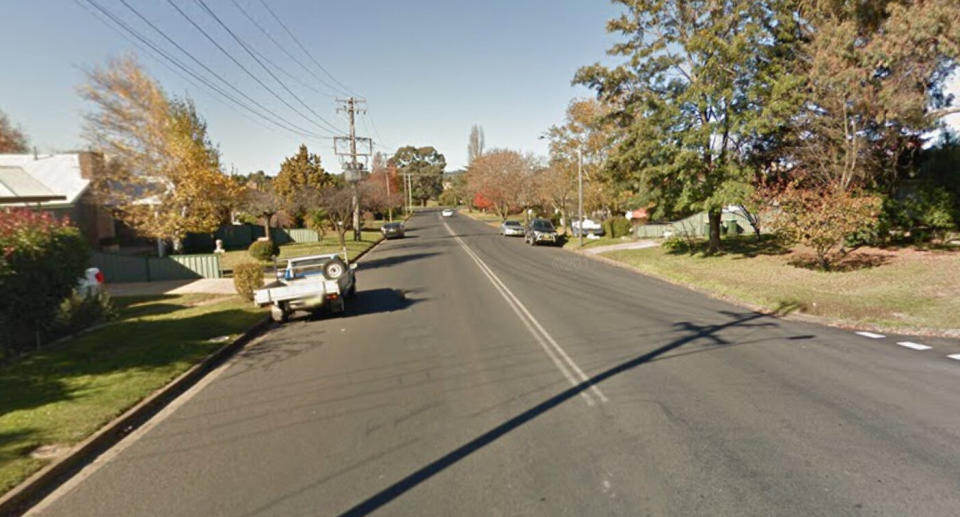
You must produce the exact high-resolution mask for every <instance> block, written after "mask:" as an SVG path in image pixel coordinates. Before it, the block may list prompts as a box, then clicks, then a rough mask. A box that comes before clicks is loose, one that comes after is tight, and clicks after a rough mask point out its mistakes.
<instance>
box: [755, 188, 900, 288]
mask: <svg viewBox="0 0 960 517" xmlns="http://www.w3.org/2000/svg"><path fill="white" fill-rule="evenodd" d="M778 201H779V203H780V211H779V212H778V213H777V214H776V216H775V217H774V219H773V221H772V224H771V228H772V229H773V230H774V231H775V232H777V233H779V234H780V235H781V236H782V237H783V238H784V239H785V240H786V241H787V242H791V243H798V244H802V245H805V246H809V247H810V248H813V250H814V252H815V253H816V255H817V264H818V266H819V267H820V269H823V270H828V269H830V265H831V263H833V262H835V261H836V260H837V259H838V258H840V257H842V255H843V248H842V246H843V244H844V242H845V239H847V238H848V237H849V236H850V235H853V234H855V233H857V232H858V231H860V230H861V229H863V228H864V227H866V226H869V225H871V224H872V223H873V221H874V220H875V219H876V217H877V215H878V214H879V212H880V207H881V206H880V205H881V200H880V198H878V197H876V196H870V195H866V194H864V193H862V192H856V191H850V190H847V189H844V188H841V187H840V186H838V185H824V186H820V187H810V188H802V187H799V186H797V185H790V186H788V187H787V188H786V189H784V191H783V192H782V193H781V194H780V197H779V199H778Z"/></svg>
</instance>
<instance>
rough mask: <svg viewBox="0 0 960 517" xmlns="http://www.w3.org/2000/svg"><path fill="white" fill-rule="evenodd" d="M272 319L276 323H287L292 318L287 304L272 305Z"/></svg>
mask: <svg viewBox="0 0 960 517" xmlns="http://www.w3.org/2000/svg"><path fill="white" fill-rule="evenodd" d="M270 319H272V320H273V321H275V322H276V323H286V322H287V320H289V319H290V311H289V310H288V309H287V307H286V304H280V305H279V306H278V305H273V306H271V307H270Z"/></svg>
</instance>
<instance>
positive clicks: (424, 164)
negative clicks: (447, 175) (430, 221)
mask: <svg viewBox="0 0 960 517" xmlns="http://www.w3.org/2000/svg"><path fill="white" fill-rule="evenodd" d="M390 164H391V165H393V166H394V167H396V168H397V170H398V171H399V172H400V173H401V174H410V175H411V183H412V184H413V190H412V192H411V197H412V198H413V199H414V200H415V201H418V202H420V204H421V205H422V206H426V204H427V200H428V199H436V198H437V196H439V195H440V192H443V170H444V169H445V168H446V167H447V159H446V158H444V156H443V154H441V153H440V152H439V151H437V150H436V149H434V148H433V147H432V146H426V147H414V146H412V145H408V146H406V147H401V148H400V149H398V150H397V152H396V154H394V155H393V157H392V158H390Z"/></svg>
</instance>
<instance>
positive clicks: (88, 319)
mask: <svg viewBox="0 0 960 517" xmlns="http://www.w3.org/2000/svg"><path fill="white" fill-rule="evenodd" d="M118 314H119V312H118V311H117V307H116V306H115V305H114V304H113V300H112V299H111V298H110V295H109V294H107V293H99V294H90V295H82V294H77V293H73V294H71V295H70V296H68V297H67V298H66V299H65V300H63V302H61V303H60V308H59V309H58V310H57V315H56V317H54V319H53V323H52V325H51V326H50V336H49V337H51V338H57V337H61V336H66V335H68V334H74V333H76V332H79V331H81V330H83V329H85V328H88V327H92V326H94V325H97V324H99V323H104V322H107V321H110V320H112V319H115V318H116V317H117V315H118Z"/></svg>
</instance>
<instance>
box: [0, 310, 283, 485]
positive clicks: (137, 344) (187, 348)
mask: <svg viewBox="0 0 960 517" xmlns="http://www.w3.org/2000/svg"><path fill="white" fill-rule="evenodd" d="M116 301H117V304H118V306H119V307H120V309H121V316H120V319H119V321H117V322H114V323H112V324H110V325H108V326H106V327H102V328H99V329H96V330H93V331H91V332H89V333H87V334H83V335H81V336H79V337H76V338H74V339H71V340H69V341H66V342H62V343H59V344H55V345H51V346H50V347H49V348H46V349H42V350H41V351H39V352H36V353H34V354H32V355H30V356H27V357H25V358H24V359H22V360H19V361H16V362H13V363H10V364H7V365H4V366H2V367H0V394H2V397H0V494H3V493H5V492H7V491H8V490H10V489H11V488H13V487H14V486H16V485H17V484H18V483H20V482H21V481H23V480H24V479H26V478H27V477H28V476H30V475H31V474H33V473H34V472H36V471H37V470H39V469H40V468H42V467H43V466H44V465H45V464H46V463H48V462H49V461H52V460H50V459H45V458H41V457H34V455H32V454H31V453H34V452H35V451H36V450H37V448H38V447H41V446H47V447H45V449H53V450H61V451H65V450H66V449H67V448H69V447H70V446H73V445H75V444H77V443H78V442H80V441H82V440H84V439H85V438H87V437H88V436H90V435H91V434H92V433H94V432H95V431H96V430H97V429H99V428H100V427H102V426H103V425H104V424H106V423H107V422H109V421H110V420H112V419H113V418H115V417H117V416H118V415H120V414H121V413H123V412H124V411H126V410H127V409H129V408H130V407H132V406H133V405H135V404H136V403H137V402H139V401H140V400H142V399H143V398H144V397H146V396H147V395H149V394H150V393H152V392H154V391H155V390H157V389H158V388H160V387H162V386H164V385H165V384H166V383H168V382H170V381H171V380H172V379H173V378H175V377H176V376H177V375H179V374H181V373H183V372H184V371H186V370H187V369H188V368H190V367H191V366H193V365H194V364H196V363H197V362H199V361H201V360H202V359H203V358H204V357H206V356H207V355H208V354H210V353H211V352H213V351H214V350H216V349H218V348H220V347H222V346H223V345H224V344H225V343H226V342H227V340H217V341H216V342H214V341H210V340H211V338H217V337H221V336H229V339H233V338H235V337H236V336H238V335H239V334H242V333H243V332H245V331H246V330H247V329H249V328H250V327H251V326H253V325H254V324H255V323H256V322H257V321H259V320H260V319H261V318H263V317H264V314H265V312H264V311H262V310H260V309H257V308H254V307H252V306H251V304H250V303H248V302H246V301H243V300H241V299H240V298H239V297H235V296H227V297H221V298H219V299H216V298H215V299H211V297H210V296H209V295H187V296H172V295H160V296H148V297H134V298H117V299H116Z"/></svg>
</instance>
